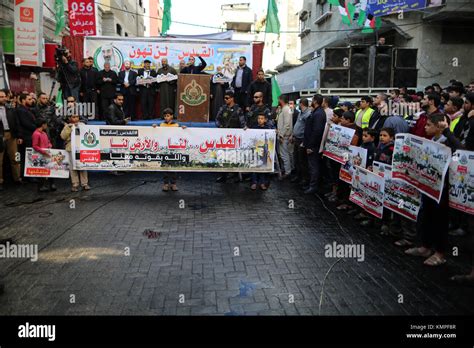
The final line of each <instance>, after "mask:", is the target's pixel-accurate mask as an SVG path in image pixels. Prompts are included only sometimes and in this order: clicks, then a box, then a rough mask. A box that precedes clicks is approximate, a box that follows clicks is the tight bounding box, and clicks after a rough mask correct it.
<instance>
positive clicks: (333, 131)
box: [323, 124, 355, 164]
mask: <svg viewBox="0 0 474 348" xmlns="http://www.w3.org/2000/svg"><path fill="white" fill-rule="evenodd" d="M354 133H355V129H351V128H347V127H342V126H338V125H335V124H332V125H331V128H329V132H328V136H327V138H326V143H325V144H324V150H323V155H324V156H326V157H328V158H330V159H332V160H334V161H336V162H339V163H341V164H344V163H346V162H347V160H348V159H349V152H350V148H349V147H350V146H351V141H352V137H353V136H354Z"/></svg>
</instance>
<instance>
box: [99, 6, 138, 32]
mask: <svg viewBox="0 0 474 348" xmlns="http://www.w3.org/2000/svg"><path fill="white" fill-rule="evenodd" d="M96 12H97V18H98V21H97V28H98V33H97V35H102V36H124V37H126V36H135V37H142V36H144V35H145V30H146V28H145V20H144V15H145V9H144V0H100V3H99V4H98V5H97V11H96ZM99 28H100V30H99Z"/></svg>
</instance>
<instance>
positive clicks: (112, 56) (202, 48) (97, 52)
mask: <svg viewBox="0 0 474 348" xmlns="http://www.w3.org/2000/svg"><path fill="white" fill-rule="evenodd" d="M252 53H253V51H252V43H251V42H246V41H232V40H196V39H194V40H190V39H165V38H163V39H161V38H158V39H154V38H146V39H144V38H133V39H130V38H129V39H120V38H115V37H114V38H112V37H86V38H85V40H84V57H94V64H95V66H96V68H98V69H103V67H104V63H105V62H109V63H110V66H111V69H112V70H114V71H116V72H118V71H120V70H123V68H124V65H123V64H124V62H125V61H126V60H128V61H130V62H131V64H132V69H138V68H140V67H143V61H144V60H145V59H148V60H150V61H151V66H152V68H154V69H157V68H159V67H160V64H161V58H167V59H168V64H169V65H170V66H172V67H173V68H175V69H176V70H177V71H178V72H179V62H180V61H181V60H184V61H186V63H187V62H188V59H189V58H190V57H196V65H199V64H200V63H201V62H200V60H199V59H198V58H197V56H200V57H202V58H203V59H204V60H205V61H206V64H207V66H206V68H205V69H204V72H206V73H209V74H215V73H216V72H217V67H221V68H222V71H221V72H222V74H224V76H227V77H229V78H232V77H233V76H234V75H235V72H236V70H237V67H238V65H239V58H240V56H244V57H246V58H247V66H249V67H252Z"/></svg>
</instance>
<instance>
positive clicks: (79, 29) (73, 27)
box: [68, 0, 97, 36]
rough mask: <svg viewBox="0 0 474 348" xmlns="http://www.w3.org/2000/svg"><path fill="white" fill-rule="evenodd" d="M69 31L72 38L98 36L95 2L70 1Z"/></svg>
mask: <svg viewBox="0 0 474 348" xmlns="http://www.w3.org/2000/svg"><path fill="white" fill-rule="evenodd" d="M68 8H69V31H70V33H71V35H72V36H92V35H96V34H97V30H96V24H95V3H94V0H69V5H68Z"/></svg>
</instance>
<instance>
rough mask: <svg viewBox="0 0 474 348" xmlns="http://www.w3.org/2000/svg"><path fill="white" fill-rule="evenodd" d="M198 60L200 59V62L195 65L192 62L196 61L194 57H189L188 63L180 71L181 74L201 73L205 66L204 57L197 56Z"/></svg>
mask: <svg viewBox="0 0 474 348" xmlns="http://www.w3.org/2000/svg"><path fill="white" fill-rule="evenodd" d="M197 57H198V58H199V60H200V61H201V64H200V65H198V66H196V65H194V63H195V62H196V59H195V58H194V57H189V64H188V66H186V67H184V69H183V70H182V71H181V74H201V73H202V71H203V70H204V68H205V67H206V66H207V63H206V61H205V60H204V59H202V58H201V56H197Z"/></svg>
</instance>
